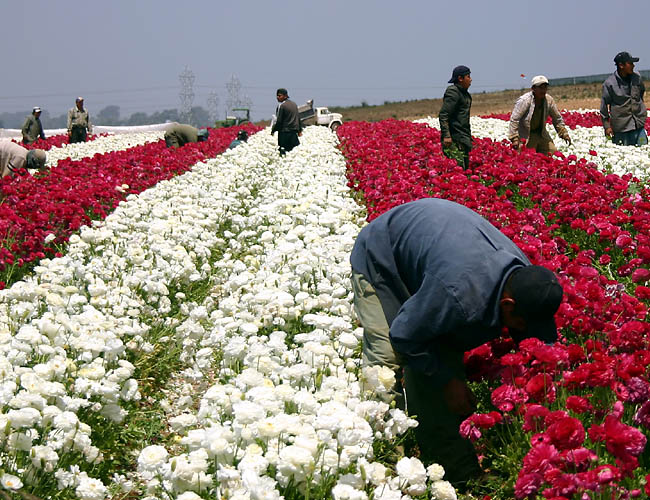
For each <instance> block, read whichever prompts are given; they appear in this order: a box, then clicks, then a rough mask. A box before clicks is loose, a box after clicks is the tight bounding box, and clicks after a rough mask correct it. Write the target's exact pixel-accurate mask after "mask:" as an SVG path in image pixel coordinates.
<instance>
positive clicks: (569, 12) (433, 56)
mask: <svg viewBox="0 0 650 500" xmlns="http://www.w3.org/2000/svg"><path fill="white" fill-rule="evenodd" d="M0 6H1V9H2V10H1V12H2V19H3V22H2V25H3V26H2V39H3V43H4V51H3V53H4V58H5V60H4V61H3V70H2V83H1V84H0V111H9V112H15V111H23V110H25V111H27V110H31V108H32V106H35V105H40V106H41V107H43V108H44V109H47V110H48V111H49V112H50V114H52V115H58V114H61V113H63V112H65V111H66V110H67V109H68V108H70V107H72V106H73V104H74V98H75V97H76V96H77V95H82V96H84V97H85V99H86V107H87V108H88V109H89V110H90V112H91V116H92V113H93V112H94V113H97V112H98V111H99V110H100V109H101V108H103V107H104V106H107V105H109V104H116V105H118V106H120V108H121V112H122V116H123V117H125V116H128V115H130V114H131V113H133V112H135V111H144V112H147V113H151V112H153V111H157V110H162V109H166V108H176V107H179V105H180V99H179V96H178V94H179V91H180V84H179V74H180V73H181V72H182V71H183V70H184V69H185V67H186V66H187V67H189V68H190V69H191V70H192V71H193V72H194V75H195V77H196V80H195V84H194V93H195V98H194V105H200V106H203V107H206V108H207V98H208V94H209V93H210V92H217V94H218V95H219V99H220V106H219V115H223V114H224V113H225V109H224V104H225V102H226V99H227V93H226V90H225V87H224V84H225V83H226V81H228V80H229V79H230V77H231V75H233V74H234V75H236V76H237V77H238V78H239V79H240V81H241V82H242V85H243V91H242V93H243V94H246V95H248V96H249V97H250V99H251V101H252V103H253V106H252V109H253V116H254V118H255V119H261V118H267V117H269V116H270V115H271V114H272V113H273V111H274V109H275V90H276V89H277V88H278V87H287V88H288V89H289V94H290V96H291V98H292V99H293V100H294V101H296V102H298V104H300V103H302V102H304V101H305V100H307V99H310V98H313V99H314V101H315V103H316V105H332V106H333V105H344V106H345V105H355V104H359V103H361V101H366V102H368V103H369V104H381V103H383V102H384V101H399V100H405V99H418V98H433V97H440V96H442V94H443V92H444V88H445V87H446V85H447V80H448V79H449V77H450V74H451V70H452V68H453V67H454V66H456V65H458V64H465V65H467V66H469V67H470V68H471V70H472V78H473V80H474V83H473V85H472V88H471V89H470V92H473V93H476V92H480V91H482V90H488V91H489V90H496V89H503V88H521V87H528V86H529V85H530V77H531V76H534V75H536V74H545V75H546V76H548V77H549V78H553V77H564V76H579V75H589V74H594V73H608V72H610V71H613V69H614V63H613V58H614V55H615V54H616V53H617V52H619V51H621V50H627V51H629V52H631V53H632V55H633V56H637V57H640V58H641V61H640V62H639V63H638V64H637V69H648V68H650V52H649V51H648V47H649V45H648V39H649V38H650V34H649V32H650V1H648V0H634V1H626V0H616V1H611V0H608V1H605V0H548V1H545V2H543V1H535V2H530V1H526V0H518V1H513V0H505V1H498V0H492V1H475V0H469V1H465V2H463V1H458V0H456V1H445V2H440V1H434V0H428V1H427V0H417V1H408V0H404V1H402V2H397V1H385V0H374V1H373V0H320V1H314V0H290V1H280V0H247V1H238V0H230V1H217V0H213V1H200V0H195V1H187V0H186V1H184V2H183V1H173V2H171V1H168V0H158V1H149V0H129V1H123V0H102V1H95V0H86V1H83V2H81V1H65V0H57V1H55V0H29V1H16V0H11V1H9V0H0ZM522 73H523V74H525V75H526V79H523V78H521V77H520V74H522ZM551 93H552V91H551Z"/></svg>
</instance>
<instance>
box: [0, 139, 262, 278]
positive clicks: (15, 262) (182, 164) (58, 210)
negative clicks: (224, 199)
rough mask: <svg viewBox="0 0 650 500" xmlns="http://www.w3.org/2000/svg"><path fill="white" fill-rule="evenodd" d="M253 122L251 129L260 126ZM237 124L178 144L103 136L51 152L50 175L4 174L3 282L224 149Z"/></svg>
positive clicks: (0, 199)
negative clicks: (136, 196)
mask: <svg viewBox="0 0 650 500" xmlns="http://www.w3.org/2000/svg"><path fill="white" fill-rule="evenodd" d="M252 130H253V129H251V131H252ZM234 135H236V130H235V131H234V132H233V130H229V131H226V130H215V131H213V132H212V134H211V135H210V138H209V140H208V141H206V142H203V143H200V144H193V145H188V147H185V148H183V149H179V150H174V149H168V148H166V147H165V144H164V142H163V141H162V132H149V133H136V134H122V135H115V136H102V137H98V138H96V139H95V140H93V141H90V142H85V143H77V144H68V145H66V146H63V147H60V148H54V147H53V148H51V149H50V150H49V151H48V163H47V164H48V166H49V167H50V169H49V170H48V171H47V172H46V173H45V174H43V175H41V174H36V175H34V176H31V175H28V176H17V177H14V178H10V177H5V178H3V179H0V289H1V288H3V287H4V286H5V285H6V283H10V282H12V281H15V280H16V279H17V278H19V277H21V276H23V275H24V274H25V272H28V271H29V269H30V268H31V267H30V266H31V265H32V264H33V263H34V262H36V261H38V259H41V258H44V257H46V256H47V257H52V256H56V255H59V254H60V251H59V250H60V246H61V245H63V244H65V242H67V240H68V237H69V235H70V234H72V232H74V231H77V230H78V229H79V227H81V225H83V224H88V223H89V222H90V221H91V220H93V219H98V218H99V219H101V218H104V217H105V216H106V214H107V213H108V212H109V211H110V210H112V209H113V208H114V207H115V206H116V205H117V204H118V203H119V202H120V201H122V200H124V199H125V197H126V196H127V195H128V194H129V193H139V192H140V191H142V190H144V189H146V188H148V187H150V186H152V185H154V184H155V183H156V182H158V181H159V180H162V179H167V178H169V177H171V176H173V175H177V174H179V173H182V172H184V171H186V170H187V169H189V168H190V167H191V166H192V165H193V164H194V163H196V162H197V161H199V160H201V159H203V158H205V157H207V156H211V155H215V154H217V153H220V152H222V151H224V150H225V149H226V148H227V147H228V145H229V144H230V142H231V141H232V139H233V137H234Z"/></svg>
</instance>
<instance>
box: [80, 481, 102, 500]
mask: <svg viewBox="0 0 650 500" xmlns="http://www.w3.org/2000/svg"><path fill="white" fill-rule="evenodd" d="M107 492H108V489H107V488H106V486H104V484H103V483H102V482H101V481H100V480H99V479H94V478H91V477H88V476H83V477H81V478H80V480H79V485H78V486H77V487H76V488H75V493H76V494H77V497H78V498H80V499H81V500H103V499H104V498H106V493H107Z"/></svg>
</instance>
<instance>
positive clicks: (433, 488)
mask: <svg viewBox="0 0 650 500" xmlns="http://www.w3.org/2000/svg"><path fill="white" fill-rule="evenodd" d="M429 492H430V493H431V498H433V499H434V500H457V498H458V497H457V495H456V490H455V489H454V487H453V486H452V485H451V483H450V482H448V481H433V482H432V483H431V485H430V486H429Z"/></svg>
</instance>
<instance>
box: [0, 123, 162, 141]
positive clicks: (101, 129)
mask: <svg viewBox="0 0 650 500" xmlns="http://www.w3.org/2000/svg"><path fill="white" fill-rule="evenodd" d="M170 125H173V123H155V124H153V125H137V126H132V127H107V126H101V125H93V134H132V133H135V132H155V131H157V130H165V129H166V128H167V127H169V126H170ZM67 133H68V131H67V129H64V128H54V129H47V130H45V137H52V136H53V135H61V134H67ZM0 138H3V139H22V138H23V135H22V132H21V131H20V129H18V128H0Z"/></svg>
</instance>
